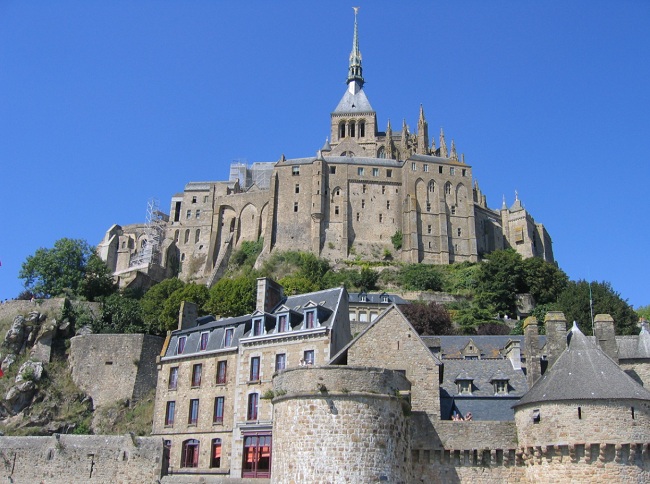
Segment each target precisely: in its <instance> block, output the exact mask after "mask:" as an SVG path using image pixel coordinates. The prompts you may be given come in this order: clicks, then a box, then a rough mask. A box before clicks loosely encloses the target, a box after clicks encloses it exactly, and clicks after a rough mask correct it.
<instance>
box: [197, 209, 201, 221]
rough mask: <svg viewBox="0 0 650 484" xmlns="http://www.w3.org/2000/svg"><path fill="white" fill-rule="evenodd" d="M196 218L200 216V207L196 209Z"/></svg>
mask: <svg viewBox="0 0 650 484" xmlns="http://www.w3.org/2000/svg"><path fill="white" fill-rule="evenodd" d="M196 218H197V219H199V218H201V209H197V210H196Z"/></svg>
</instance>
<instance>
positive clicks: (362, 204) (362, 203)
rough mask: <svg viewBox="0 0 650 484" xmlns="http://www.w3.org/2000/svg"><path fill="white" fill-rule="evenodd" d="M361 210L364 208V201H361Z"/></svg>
mask: <svg viewBox="0 0 650 484" xmlns="http://www.w3.org/2000/svg"><path fill="white" fill-rule="evenodd" d="M361 208H366V201H365V200H361Z"/></svg>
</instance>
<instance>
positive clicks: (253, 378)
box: [249, 356, 260, 381]
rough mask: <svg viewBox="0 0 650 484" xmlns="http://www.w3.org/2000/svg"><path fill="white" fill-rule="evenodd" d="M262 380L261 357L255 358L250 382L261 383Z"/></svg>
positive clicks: (253, 358)
mask: <svg viewBox="0 0 650 484" xmlns="http://www.w3.org/2000/svg"><path fill="white" fill-rule="evenodd" d="M259 380H260V357H259V356H253V357H252V358H251V371H250V378H249V381H259Z"/></svg>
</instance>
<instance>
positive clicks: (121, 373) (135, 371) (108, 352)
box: [69, 334, 164, 407]
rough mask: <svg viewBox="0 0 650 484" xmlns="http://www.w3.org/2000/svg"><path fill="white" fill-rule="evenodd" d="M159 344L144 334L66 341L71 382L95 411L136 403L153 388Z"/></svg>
mask: <svg viewBox="0 0 650 484" xmlns="http://www.w3.org/2000/svg"><path fill="white" fill-rule="evenodd" d="M163 342H164V340H163V338H159V337H157V336H150V335H144V334H88V335H83V336H75V337H74V338H72V339H71V341H70V343H71V344H70V358H69V362H70V368H71V370H72V379H73V380H74V382H75V383H76V385H77V386H78V387H79V388H80V389H82V390H83V391H84V392H86V393H87V394H88V395H90V397H92V399H93V405H94V406H95V407H98V406H101V405H105V404H107V403H111V402H114V401H117V400H121V399H124V400H137V399H138V398H140V397H141V396H142V395H144V394H146V393H147V392H149V391H150V390H152V389H154V388H155V387H156V381H157V378H158V372H157V369H156V356H157V355H159V354H160V350H161V349H162V345H163Z"/></svg>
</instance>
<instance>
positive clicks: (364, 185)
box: [361, 183, 368, 193]
mask: <svg viewBox="0 0 650 484" xmlns="http://www.w3.org/2000/svg"><path fill="white" fill-rule="evenodd" d="M367 189H368V188H367V187H366V184H365V183H364V184H363V186H362V187H361V192H362V193H366V190H367Z"/></svg>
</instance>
